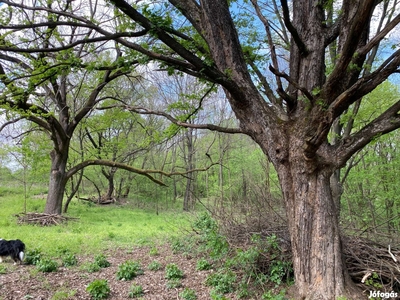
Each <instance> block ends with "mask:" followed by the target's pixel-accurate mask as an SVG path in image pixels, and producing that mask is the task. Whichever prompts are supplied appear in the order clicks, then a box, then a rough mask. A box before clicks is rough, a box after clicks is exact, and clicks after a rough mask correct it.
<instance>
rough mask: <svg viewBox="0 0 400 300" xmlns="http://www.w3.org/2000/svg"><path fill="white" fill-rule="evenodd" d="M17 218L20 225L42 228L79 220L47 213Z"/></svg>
mask: <svg viewBox="0 0 400 300" xmlns="http://www.w3.org/2000/svg"><path fill="white" fill-rule="evenodd" d="M15 216H16V217H17V218H18V224H35V225H40V226H51V225H59V224H61V223H65V222H67V221H70V220H78V218H73V217H67V216H64V215H58V214H45V213H21V214H18V215H15Z"/></svg>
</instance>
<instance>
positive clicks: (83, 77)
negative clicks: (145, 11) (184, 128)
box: [0, 2, 160, 214]
mask: <svg viewBox="0 0 400 300" xmlns="http://www.w3.org/2000/svg"><path fill="white" fill-rule="evenodd" d="M52 6H54V7H57V9H60V12H63V13H65V14H69V13H71V6H70V2H67V3H65V4H59V5H57V4H56V3H50V2H48V3H46V5H45V7H43V9H38V10H36V9H31V10H29V9H28V10H25V9H23V8H21V7H18V8H17V7H15V8H13V9H12V10H8V9H7V8H5V9H3V10H2V16H3V17H4V18H2V25H1V27H2V28H3V26H6V27H8V25H7V24H8V23H15V25H16V26H17V27H19V28H20V29H21V30H24V29H26V28H30V29H32V30H29V31H25V34H23V35H16V36H10V35H8V34H7V33H4V34H3V32H2V35H1V38H0V39H1V41H2V42H1V43H2V46H4V47H5V48H7V49H8V50H7V51H2V52H1V53H0V82H1V84H2V87H3V88H2V90H1V95H0V105H1V108H2V109H3V110H6V111H7V113H8V116H7V117H8V118H7V120H6V121H5V122H3V124H2V126H1V127H0V129H3V128H4V127H6V126H8V125H11V124H14V123H15V122H18V121H19V120H27V121H30V122H31V123H32V124H34V125H35V126H36V130H41V131H43V132H45V133H46V135H47V136H48V138H49V139H50V140H51V142H52V148H53V149H52V150H51V152H50V158H51V171H50V180H49V187H48V196H47V201H46V207H45V209H44V212H45V213H47V214H61V210H62V203H63V197H64V191H65V186H66V183H67V180H68V179H69V178H70V177H71V176H72V175H73V174H75V173H76V172H78V171H79V170H80V169H82V168H84V167H85V166H88V165H93V164H101V163H102V162H101V161H100V160H96V161H95V160H91V161H85V162H80V164H79V165H75V166H73V167H71V168H70V169H69V170H68V169H67V163H68V157H69V151H70V144H71V139H72V137H73V134H74V131H75V129H76V128H77V126H78V124H79V123H80V122H82V120H84V119H85V118H87V117H89V116H90V114H91V113H92V111H93V109H94V108H95V107H96V106H97V105H98V104H99V103H100V102H101V101H104V100H106V99H108V97H115V94H110V93H109V96H107V95H105V94H104V93H102V92H103V89H104V88H105V87H106V86H107V84H109V83H110V82H112V81H113V80H115V79H117V78H119V77H121V76H125V77H128V78H130V80H136V79H135V76H133V75H132V70H133V67H134V65H135V61H129V63H130V68H129V69H127V68H126V67H123V64H122V62H125V60H124V57H123V56H122V53H121V51H120V50H119V49H118V47H117V44H116V43H108V42H106V41H105V42H103V43H100V44H98V45H96V46H95V47H93V45H92V44H82V43H80V42H79V41H80V40H81V39H82V38H83V39H85V40H87V41H90V40H95V41H96V40H97V39H98V37H97V34H96V32H95V31H93V29H92V28H90V27H86V28H82V27H77V26H75V24H73V23H71V22H68V21H66V22H65V21H64V20H62V17H61V16H57V15H55V14H53V13H51V10H52ZM85 8H86V9H87V12H88V13H89V15H91V16H94V14H95V12H96V9H98V8H96V7H92V6H86V7H85ZM75 9H76V10H80V9H83V6H81V7H79V8H75ZM8 13H9V14H8ZM103 17H105V15H103ZM22 19H24V20H25V21H26V22H22V23H19V22H21V21H20V20H22ZM57 22H64V24H65V26H64V27H61V28H60V27H57V26H55V23H57ZM99 22H100V20H99ZM33 23H42V24H46V25H45V26H38V27H36V26H33V28H32V26H31V24H33ZM17 24H18V25H17ZM27 24H30V25H27ZM138 35H141V34H138ZM100 40H102V39H100ZM70 44H76V45H78V46H77V47H75V48H71V47H70V46H69V45H70ZM37 49H42V50H41V51H37ZM53 50H59V51H58V52H54V51H53ZM134 75H135V74H134ZM103 163H104V164H108V165H113V162H112V161H111V162H110V161H106V162H103ZM127 168H128V169H129V167H127ZM130 171H136V170H135V169H130ZM139 172H141V171H140V170H139ZM142 173H145V172H142ZM146 176H148V177H149V178H152V177H151V176H150V175H148V174H146ZM159 183H160V182H159Z"/></svg>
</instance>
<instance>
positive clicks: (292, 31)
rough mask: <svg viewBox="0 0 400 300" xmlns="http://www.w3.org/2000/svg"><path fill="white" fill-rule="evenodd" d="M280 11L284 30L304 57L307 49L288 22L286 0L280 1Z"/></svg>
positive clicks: (288, 14)
mask: <svg viewBox="0 0 400 300" xmlns="http://www.w3.org/2000/svg"><path fill="white" fill-rule="evenodd" d="M281 5H282V11H283V21H284V22H285V26H286V28H287V29H288V30H289V32H290V33H291V35H292V37H293V40H294V42H295V43H296V45H297V47H298V48H299V50H300V53H301V55H303V56H305V55H307V53H308V50H307V47H306V45H305V44H304V42H303V41H302V40H301V37H300V35H299V33H298V32H297V30H296V28H295V27H294V26H293V24H292V22H291V21H290V12H289V7H288V3H287V0H282V1H281Z"/></svg>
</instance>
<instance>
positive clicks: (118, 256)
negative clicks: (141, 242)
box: [0, 245, 235, 300]
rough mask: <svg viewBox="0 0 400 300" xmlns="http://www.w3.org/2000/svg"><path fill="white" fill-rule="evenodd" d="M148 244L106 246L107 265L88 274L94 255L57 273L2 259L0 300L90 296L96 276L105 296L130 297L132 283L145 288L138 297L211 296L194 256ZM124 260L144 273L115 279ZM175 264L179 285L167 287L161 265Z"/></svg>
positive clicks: (177, 297) (59, 298) (80, 297)
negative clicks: (102, 283) (153, 249)
mask: <svg viewBox="0 0 400 300" xmlns="http://www.w3.org/2000/svg"><path fill="white" fill-rule="evenodd" d="M150 250H151V248H150V247H134V248H131V249H123V250H121V249H108V250H106V251H104V253H103V254H104V255H105V256H106V257H107V260H108V261H109V262H110V263H111V266H110V267H108V268H103V269H100V271H99V272H94V273H90V272H88V271H86V270H85V269H84V268H82V265H85V263H86V264H87V263H89V262H93V260H94V256H87V257H78V265H77V266H74V267H68V268H66V267H59V268H58V270H57V272H51V273H43V272H40V271H38V270H37V268H36V266H33V265H16V266H14V265H13V262H12V261H11V260H10V259H6V260H5V261H3V263H2V264H3V266H5V267H6V269H7V271H6V274H0V300H6V299H7V300H22V299H34V300H61V299H91V297H90V295H89V293H88V292H87V291H86V287H87V286H88V284H89V283H90V282H92V281H93V280H95V279H106V280H108V283H109V286H110V289H111V293H110V296H109V298H108V299H129V297H128V293H129V288H130V287H131V285H132V284H133V283H137V284H139V285H141V286H142V287H143V290H144V291H145V293H144V296H143V297H142V298H141V299H152V300H157V299H167V300H172V299H183V298H181V297H180V296H179V293H181V292H182V291H183V290H184V288H190V289H193V290H195V292H196V296H197V299H210V288H209V287H207V286H206V285H205V284H204V282H205V279H206V277H207V275H208V274H210V272H212V270H211V271H197V270H196V262H197V259H196V258H191V257H187V256H186V257H185V256H183V255H182V254H173V252H172V250H171V249H170V247H169V246H168V245H163V246H159V247H157V250H158V251H157V252H158V254H157V255H154V253H152V252H151V251H150ZM127 260H134V261H139V262H140V264H141V266H142V268H143V270H144V274H143V275H140V276H138V277H136V278H134V279H133V280H131V281H123V280H117V278H116V273H117V270H118V266H119V265H120V264H121V263H124V262H125V261H127ZM154 261H157V262H159V263H161V264H162V266H163V268H162V269H160V270H159V271H151V270H149V269H148V265H149V264H150V263H151V262H154ZM169 263H175V264H176V265H177V266H178V267H179V268H180V269H181V270H182V271H183V272H184V275H185V277H184V278H183V279H182V287H179V288H168V287H167V280H166V279H165V269H164V267H165V266H166V265H167V264H169ZM225 296H226V298H227V299H235V297H234V295H230V294H227V295H225Z"/></svg>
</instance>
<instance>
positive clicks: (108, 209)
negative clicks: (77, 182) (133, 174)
mask: <svg viewBox="0 0 400 300" xmlns="http://www.w3.org/2000/svg"><path fill="white" fill-rule="evenodd" d="M44 203H45V200H43V199H36V198H29V199H27V201H26V211H27V212H42V210H43V208H44ZM24 207H25V200H24V197H23V195H22V194H19V193H7V194H4V193H3V194H1V193H0V237H1V238H4V239H16V238H19V239H21V240H23V241H24V242H25V244H26V246H27V248H28V249H40V250H41V252H43V253H44V254H47V255H50V256H56V255H59V253H60V251H63V252H64V251H68V252H72V253H77V254H82V253H98V252H100V251H101V250H102V249H107V248H109V247H113V248H115V247H129V246H132V245H144V244H153V243H155V244H157V243H159V242H165V241H166V239H167V238H170V237H172V236H175V235H179V234H180V232H181V230H182V228H184V227H185V226H187V225H188V224H189V219H190V216H189V215H186V214H184V213H181V212H179V213H177V212H174V211H167V212H160V213H159V214H158V215H157V214H156V213H155V212H152V211H145V210H140V209H135V208H133V207H132V206H130V205H129V203H128V204H126V205H123V206H96V205H94V204H91V203H86V202H79V201H74V202H73V203H71V204H70V208H69V211H68V214H67V215H68V216H71V217H77V218H79V220H77V221H70V222H68V223H67V224H63V225H60V226H50V227H39V226H35V225H19V224H17V222H16V217H15V216H14V215H15V214H18V213H21V212H23V211H24Z"/></svg>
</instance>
